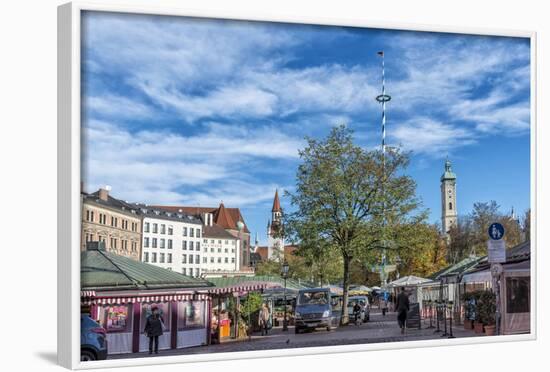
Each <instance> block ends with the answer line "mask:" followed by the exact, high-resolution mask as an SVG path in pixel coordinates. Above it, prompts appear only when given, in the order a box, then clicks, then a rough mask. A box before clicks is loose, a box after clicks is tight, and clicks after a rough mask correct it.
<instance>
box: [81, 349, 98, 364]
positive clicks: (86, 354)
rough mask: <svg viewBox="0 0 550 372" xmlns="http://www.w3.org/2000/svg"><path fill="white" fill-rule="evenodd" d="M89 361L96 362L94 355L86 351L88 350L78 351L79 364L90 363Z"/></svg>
mask: <svg viewBox="0 0 550 372" xmlns="http://www.w3.org/2000/svg"><path fill="white" fill-rule="evenodd" d="M90 360H96V357H95V355H94V353H92V352H91V351H88V350H81V351H80V361H81V362H87V361H90Z"/></svg>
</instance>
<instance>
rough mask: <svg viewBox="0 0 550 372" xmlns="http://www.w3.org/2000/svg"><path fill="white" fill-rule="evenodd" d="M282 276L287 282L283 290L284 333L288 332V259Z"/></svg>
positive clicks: (284, 264)
mask: <svg viewBox="0 0 550 372" xmlns="http://www.w3.org/2000/svg"><path fill="white" fill-rule="evenodd" d="M281 275H282V277H283V279H284V281H285V287H284V289H283V304H284V307H285V308H284V313H283V331H288V324H287V320H286V278H288V262H287V261H286V259H285V260H284V262H283V269H282V271H281Z"/></svg>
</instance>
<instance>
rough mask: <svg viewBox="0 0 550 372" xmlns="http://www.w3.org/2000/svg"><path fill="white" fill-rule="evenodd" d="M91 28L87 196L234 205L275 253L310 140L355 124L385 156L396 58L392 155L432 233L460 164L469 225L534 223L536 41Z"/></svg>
mask: <svg viewBox="0 0 550 372" xmlns="http://www.w3.org/2000/svg"><path fill="white" fill-rule="evenodd" d="M82 26H83V29H82V30H83V43H82V62H83V63H82V88H83V90H82V102H83V106H82V109H83V110H82V123H83V128H84V136H83V138H84V139H83V161H82V166H83V181H84V184H85V189H86V190H87V191H94V190H96V189H97V188H99V187H100V186H102V185H111V186H112V190H113V191H112V193H113V195H114V196H115V197H119V198H121V199H125V200H129V201H139V202H144V203H149V204H182V205H201V206H216V205H218V203H219V202H220V201H222V200H223V202H224V203H225V205H226V206H230V207H239V208H241V210H242V211H243V214H244V216H245V219H246V222H247V224H248V226H249V229H250V230H251V231H252V232H253V233H255V232H258V233H259V238H260V242H262V243H263V242H265V240H266V236H265V234H266V232H265V230H266V225H267V220H268V219H269V218H270V210H271V203H272V200H273V195H274V192H275V189H276V188H279V190H290V191H292V190H293V186H294V176H295V169H296V167H297V165H298V163H299V158H298V153H297V150H298V149H300V148H303V146H304V137H305V136H312V137H316V138H322V137H325V136H326V135H327V134H328V133H329V131H330V129H331V128H332V127H333V126H335V125H339V124H343V123H345V124H347V125H348V126H350V127H351V128H352V129H353V130H354V131H355V138H356V143H357V144H358V145H360V146H363V147H365V148H369V149H372V148H375V147H376V146H379V143H380V117H381V107H380V105H379V104H378V103H377V102H376V101H375V99H374V97H376V95H378V94H379V93H380V89H381V88H380V83H381V76H380V75H381V71H380V70H381V68H380V57H378V56H377V54H376V52H377V51H379V50H384V53H385V64H386V90H387V92H388V93H389V94H390V95H391V96H392V101H391V102H390V103H389V104H388V106H387V117H388V120H387V128H386V130H387V143H388V145H390V146H401V147H402V148H404V149H405V150H409V151H412V154H413V155H412V158H411V164H410V167H409V168H408V172H409V174H410V175H411V176H412V177H413V178H414V179H415V180H416V182H417V185H418V188H417V192H418V195H419V196H420V198H421V199H422V201H423V204H424V207H426V208H428V209H429V210H430V212H431V214H430V221H431V222H438V221H439V218H440V194H439V177H440V176H441V173H442V172H443V163H444V160H445V157H446V156H448V157H449V158H450V159H451V161H452V163H453V170H454V171H455V172H456V173H457V177H458V180H457V185H458V186H457V187H458V190H457V197H458V200H457V203H458V205H457V208H458V210H459V214H464V213H468V212H469V211H470V210H471V208H472V205H473V203H474V202H476V201H488V200H492V199H494V200H496V201H497V202H498V203H499V204H500V205H501V206H502V211H504V212H507V211H509V210H510V208H511V207H512V206H514V207H515V209H516V211H518V212H520V213H522V212H524V211H525V210H526V209H527V208H529V203H530V195H529V192H530V188H529V179H530V178H529V172H530V165H529V164H530V151H529V148H530V143H529V142H530V134H529V133H530V103H529V99H530V97H529V84H530V66H529V63H530V62H529V56H530V47H529V40H528V39H521V38H504V37H486V36H472V35H457V34H441V33H426V32H424V33H420V32H406V31H392V30H376V29H360V28H343V27H325V26H311V25H291V24H280V23H265V22H264V23H259V22H242V21H227V20H205V19H193V18H185V17H167V16H147V15H143V16H140V15H124V14H114V13H99V12H91V13H85V14H84V16H83V25H82ZM282 204H283V208H284V207H285V206H287V207H288V204H287V201H286V200H284V199H283V200H282Z"/></svg>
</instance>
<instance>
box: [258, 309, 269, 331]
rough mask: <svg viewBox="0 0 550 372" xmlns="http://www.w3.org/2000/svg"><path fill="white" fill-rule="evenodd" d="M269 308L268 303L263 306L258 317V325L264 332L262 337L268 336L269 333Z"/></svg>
mask: <svg viewBox="0 0 550 372" xmlns="http://www.w3.org/2000/svg"><path fill="white" fill-rule="evenodd" d="M269 318H270V313H269V307H268V306H267V304H266V303H263V304H262V308H261V309H260V314H259V316H258V324H259V326H260V329H261V330H262V336H265V335H267V332H268V330H269Z"/></svg>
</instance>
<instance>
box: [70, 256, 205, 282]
mask: <svg viewBox="0 0 550 372" xmlns="http://www.w3.org/2000/svg"><path fill="white" fill-rule="evenodd" d="M80 286H81V288H82V289H83V290H106V291H108V290H121V289H177V288H182V289H183V288H202V287H212V286H213V284H212V283H210V282H208V281H206V280H204V279H199V278H192V277H189V276H185V275H183V274H180V273H177V272H175V271H171V270H167V269H163V268H161V267H158V266H154V265H150V264H147V263H143V262H139V261H135V260H133V259H130V258H128V257H124V256H119V255H116V254H113V253H109V252H106V251H104V250H97V249H96V250H91V249H90V250H87V251H84V252H82V253H81V254H80Z"/></svg>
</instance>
